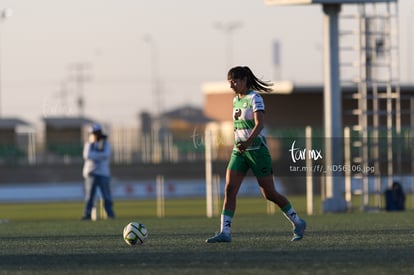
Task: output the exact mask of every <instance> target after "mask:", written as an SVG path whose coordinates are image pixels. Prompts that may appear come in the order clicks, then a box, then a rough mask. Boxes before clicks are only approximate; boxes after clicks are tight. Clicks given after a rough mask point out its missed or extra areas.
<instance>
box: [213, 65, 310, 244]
mask: <svg viewBox="0 0 414 275" xmlns="http://www.w3.org/2000/svg"><path fill="white" fill-rule="evenodd" d="M227 79H228V81H229V84H230V88H231V89H232V90H233V91H234V93H235V97H234V99H233V124H234V147H233V152H232V154H231V158H230V161H229V163H228V166H227V171H226V186H225V194H224V203H223V210H222V212H221V226H220V233H218V234H217V235H216V236H214V237H211V238H209V239H207V240H206V242H207V243H218V242H231V223H232V220H233V216H234V213H235V210H236V197H237V193H238V191H239V189H240V186H241V183H242V181H243V179H244V177H245V175H246V173H247V171H248V170H249V169H252V171H253V174H254V175H255V177H256V178H257V181H258V184H259V186H260V189H261V192H262V194H263V196H264V197H265V198H266V199H267V200H269V201H272V202H274V203H275V204H277V205H278V206H279V208H280V209H281V210H282V212H283V214H284V215H285V216H286V218H287V219H288V220H289V221H290V222H291V223H292V226H293V238H292V241H298V240H301V239H302V238H303V235H304V232H305V229H306V222H305V221H304V220H303V219H301V218H299V216H298V215H297V214H296V211H295V209H294V208H293V207H292V205H291V203H290V202H289V201H288V199H287V198H286V197H285V196H283V195H282V194H280V193H278V192H277V191H276V189H275V185H274V182H273V169H272V160H271V157H270V153H269V149H268V147H267V143H266V138H265V136H264V134H263V132H264V131H263V129H264V110H265V107H264V103H263V98H262V97H261V95H260V94H259V93H258V92H260V91H262V92H270V91H271V90H272V89H271V88H270V86H271V85H272V83H268V82H264V81H262V80H260V79H258V78H257V77H256V76H255V75H254V74H253V73H252V71H251V70H250V69H249V68H248V67H241V66H238V67H234V68H232V69H230V71H229V72H228V74H227Z"/></svg>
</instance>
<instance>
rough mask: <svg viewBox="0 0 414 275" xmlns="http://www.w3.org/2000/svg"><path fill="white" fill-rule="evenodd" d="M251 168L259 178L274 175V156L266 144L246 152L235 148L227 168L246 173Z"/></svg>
mask: <svg viewBox="0 0 414 275" xmlns="http://www.w3.org/2000/svg"><path fill="white" fill-rule="evenodd" d="M249 168H251V169H252V172H253V174H254V175H255V176H256V177H258V178H262V177H267V176H270V175H273V169H272V158H271V156H270V153H269V149H267V147H266V146H261V147H260V148H259V149H257V150H250V151H245V152H244V153H240V152H238V151H236V150H233V152H232V154H231V158H230V161H229V164H228V165H227V170H232V171H238V172H241V173H243V174H246V173H247V171H248V170H249Z"/></svg>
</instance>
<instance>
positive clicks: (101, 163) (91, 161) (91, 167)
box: [82, 124, 115, 220]
mask: <svg viewBox="0 0 414 275" xmlns="http://www.w3.org/2000/svg"><path fill="white" fill-rule="evenodd" d="M83 159H84V166H83V177H84V179H85V210H84V215H83V217H82V220H91V218H92V216H91V214H92V208H93V207H94V206H95V205H94V204H95V196H96V191H97V189H98V188H99V190H100V192H101V195H102V198H103V200H104V208H105V211H106V214H107V217H108V218H110V219H113V218H115V213H114V211H113V201H112V195H111V188H110V182H111V172H110V167H109V166H110V159H111V146H110V143H109V141H108V136H107V135H104V134H103V132H102V127H101V125H99V124H94V125H93V126H92V129H91V131H90V133H89V140H88V142H86V143H85V145H84V147H83Z"/></svg>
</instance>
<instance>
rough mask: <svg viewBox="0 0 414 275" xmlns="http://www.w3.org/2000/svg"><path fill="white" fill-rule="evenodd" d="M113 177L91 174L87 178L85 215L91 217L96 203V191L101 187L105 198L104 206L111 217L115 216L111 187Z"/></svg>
mask: <svg viewBox="0 0 414 275" xmlns="http://www.w3.org/2000/svg"><path fill="white" fill-rule="evenodd" d="M110 182H111V178H110V177H107V176H100V175H90V176H88V177H87V178H86V179H85V213H84V215H85V217H91V212H92V208H93V206H94V204H95V196H96V191H97V189H98V188H99V190H100V191H101V195H102V198H103V200H104V207H105V211H106V214H107V215H108V217H109V218H114V217H115V213H114V210H113V208H112V207H113V202H112V195H111V188H110Z"/></svg>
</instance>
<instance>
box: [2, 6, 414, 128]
mask: <svg viewBox="0 0 414 275" xmlns="http://www.w3.org/2000/svg"><path fill="white" fill-rule="evenodd" d="M0 5H1V6H0V8H2V9H3V8H6V7H10V8H12V9H13V15H12V17H10V18H7V19H6V20H4V21H3V22H1V23H0V52H1V56H0V65H1V75H0V76H1V86H2V89H1V94H0V106H1V108H0V112H1V115H2V116H3V117H11V116H13V117H19V118H22V119H24V120H27V121H29V122H31V123H34V124H38V123H40V122H41V119H42V117H43V116H55V115H76V114H78V108H77V105H76V98H77V90H76V86H75V84H74V81H73V75H74V73H73V72H74V70H73V66H74V64H87V68H86V70H85V72H86V75H87V76H88V81H86V82H85V83H84V88H83V95H84V98H85V115H86V116H88V117H90V118H93V119H97V120H100V121H102V122H106V123H112V124H116V125H134V124H137V123H138V122H137V121H138V120H137V116H138V114H139V113H140V112H142V111H149V112H156V110H157V107H156V98H155V97H154V95H153V92H152V91H153V80H152V68H153V66H152V65H153V63H152V62H151V60H152V59H151V50H152V49H154V48H152V46H151V44H149V43H148V42H146V40H145V37H148V36H150V37H151V39H152V41H153V42H154V44H153V45H156V49H157V53H158V63H157V64H158V73H159V77H160V79H161V94H162V99H161V102H162V104H161V107H162V110H163V111H168V110H171V109H174V108H177V107H180V106H183V105H187V104H190V105H194V106H198V107H201V106H202V105H203V101H204V96H203V93H202V90H201V86H202V84H203V83H206V82H211V81H225V80H226V74H227V71H228V69H229V64H228V62H229V61H228V60H229V56H228V54H227V50H226V47H227V41H228V40H227V39H226V37H227V36H226V35H225V33H224V31H223V29H218V28H216V27H215V25H216V24H217V23H218V22H221V23H222V24H224V25H226V24H229V23H231V22H237V23H240V26H239V28H237V29H236V30H235V31H234V32H233V35H232V41H233V43H232V44H233V52H232V55H231V60H232V61H233V62H232V64H230V65H231V66H234V65H248V66H249V67H251V68H252V69H253V71H254V72H255V74H256V75H257V76H258V77H261V78H263V79H265V80H273V79H275V77H276V76H277V71H275V69H274V65H273V53H272V48H273V42H274V41H276V40H277V41H279V42H280V44H281V52H280V56H281V67H280V75H281V78H282V79H283V80H290V81H294V82H296V83H301V84H307V83H318V84H322V83H323V70H322V64H323V53H322V51H323V50H322V45H323V40H322V39H323V13H322V7H321V6H320V5H314V6H283V7H277V6H266V5H265V4H264V1H263V0H209V1H199V0H176V1H173V0H164V1H161V0H146V1H144V0H70V1H68V0H14V1H12V0H9V1H1V2H0ZM413 9H414V1H412V0H400V1H399V12H400V14H399V16H400V55H401V62H400V63H401V65H400V69H401V75H400V78H401V82H402V83H407V82H411V83H413V82H414V76H413V71H412V70H413V69H414V68H413V66H410V65H409V64H410V63H413V62H414V56H413V55H414V54H409V48H408V45H409V44H410V43H411V47H413V48H414V46H413V45H414V41H413V40H414V39H413V38H412V36H413V35H414V26H413V24H414V10H413ZM409 24H411V26H409ZM409 34H410V35H411V41H410V39H408V35H409ZM409 62H410V63H409ZM410 70H411V72H409V71H410ZM65 87H66V88H65ZM65 90H66V91H67V92H66V96H64V94H65V93H64V92H62V91H65Z"/></svg>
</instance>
